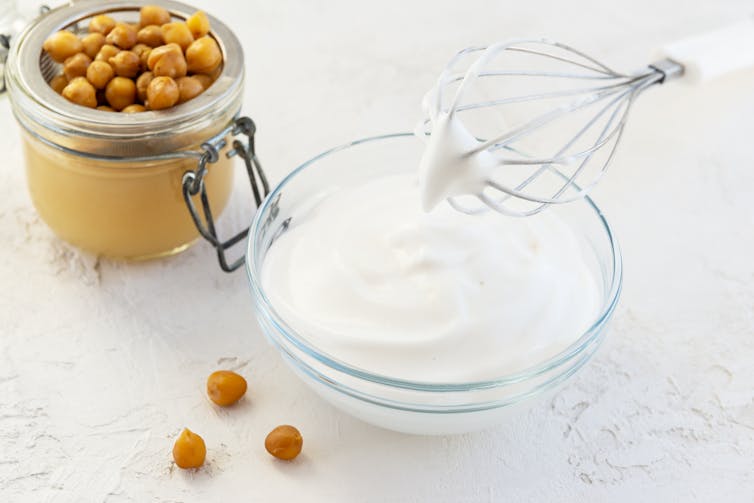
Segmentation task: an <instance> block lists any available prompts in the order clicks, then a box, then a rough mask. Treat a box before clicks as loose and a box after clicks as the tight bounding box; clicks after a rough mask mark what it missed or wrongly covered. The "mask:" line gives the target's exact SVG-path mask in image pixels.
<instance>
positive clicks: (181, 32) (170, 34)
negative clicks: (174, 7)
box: [162, 21, 194, 51]
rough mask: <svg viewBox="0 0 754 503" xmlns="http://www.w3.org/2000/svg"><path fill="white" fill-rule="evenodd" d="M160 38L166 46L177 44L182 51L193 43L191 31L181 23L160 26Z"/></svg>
mask: <svg viewBox="0 0 754 503" xmlns="http://www.w3.org/2000/svg"><path fill="white" fill-rule="evenodd" d="M162 38H163V40H165V43H166V44H178V45H179V46H181V50H183V51H185V50H186V48H187V47H188V46H189V45H191V42H193V41H194V36H193V35H192V34H191V30H189V27H188V26H187V25H186V23H184V22H182V21H177V22H175V23H168V24H164V25H162Z"/></svg>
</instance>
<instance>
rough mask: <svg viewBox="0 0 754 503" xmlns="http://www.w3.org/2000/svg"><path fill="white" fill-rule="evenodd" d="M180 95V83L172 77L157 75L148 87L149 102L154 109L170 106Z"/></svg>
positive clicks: (176, 101)
mask: <svg viewBox="0 0 754 503" xmlns="http://www.w3.org/2000/svg"><path fill="white" fill-rule="evenodd" d="M179 97H180V93H179V91H178V84H176V83H175V81H174V80H173V79H171V78H170V77H155V78H153V79H152V81H151V82H150V83H149V86H148V87H147V104H148V105H149V108H151V109H152V110H162V109H164V108H170V107H172V106H173V105H175V104H176V103H178V98H179Z"/></svg>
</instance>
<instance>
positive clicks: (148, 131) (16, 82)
mask: <svg viewBox="0 0 754 503" xmlns="http://www.w3.org/2000/svg"><path fill="white" fill-rule="evenodd" d="M143 5H160V6H162V7H164V8H165V9H167V10H168V11H169V12H170V14H171V16H172V17H173V18H174V19H181V20H185V19H186V18H188V17H189V16H190V15H191V14H193V13H194V12H195V11H196V10H197V9H195V8H193V7H191V6H189V5H186V4H183V3H180V2H174V1H170V0H128V1H114V2H102V1H101V0H82V1H80V2H75V3H73V4H69V5H64V6H62V7H59V8H57V9H53V10H51V11H50V12H49V13H48V14H46V15H44V16H42V17H40V18H38V19H37V20H36V21H35V22H33V23H32V24H31V25H29V26H28V27H27V28H26V29H25V30H24V31H23V32H22V33H21V34H20V35H19V36H18V38H17V39H16V40H15V43H14V44H12V45H11V48H10V53H9V55H8V61H7V64H6V68H5V72H6V73H5V75H6V84H7V86H8V92H9V95H10V98H11V101H12V104H13V112H14V114H15V115H16V118H17V119H18V121H19V122H20V123H21V125H22V126H23V127H24V128H26V130H27V131H29V132H30V133H31V134H33V135H35V136H37V137H38V138H40V139H41V140H42V141H44V142H46V143H50V144H53V145H56V146H59V147H63V148H65V149H68V150H72V151H75V152H79V153H82V154H89V155H94V156H98V157H111V158H133V157H151V156H155V155H160V154H166V153H169V152H176V151H179V150H184V149H187V148H192V147H195V146H196V145H199V144H201V143H202V142H204V141H205V140H207V139H209V138H211V137H213V136H215V135H217V134H218V133H220V132H221V131H222V130H223V129H224V128H225V127H226V126H227V125H228V123H229V122H230V121H231V120H232V118H233V117H234V116H235V115H236V114H237V113H238V112H239V110H240V107H241V100H242V93H243V81H244V64H243V61H244V57H243V49H242V48H241V44H240V42H239V41H238V38H236V36H235V35H234V34H233V32H232V31H231V30H230V29H229V28H228V27H227V26H225V24H223V23H222V22H221V21H219V20H218V19H216V18H215V17H213V16H211V15H209V14H208V15H207V17H208V18H209V21H210V27H211V32H210V33H209V35H210V36H211V37H213V38H214V39H215V40H216V41H217V43H218V45H219V46H220V50H221V52H222V55H223V69H222V73H221V74H220V76H219V77H218V78H217V79H216V80H215V82H214V83H213V84H212V85H211V86H210V87H209V88H208V89H207V90H206V91H204V92H203V93H202V94H200V95H199V96H197V97H195V98H193V99H192V100H190V101H188V102H186V103H182V104H180V105H177V106H174V107H171V108H169V109H166V110H160V111H147V112H140V113H135V114H123V113H113V112H103V111H101V110H96V109H91V108H87V107H82V106H80V105H76V104H74V103H71V102H69V101H68V100H66V99H65V98H63V97H62V96H60V95H59V94H57V93H56V92H55V91H54V90H53V89H52V88H51V87H50V85H49V80H50V79H51V78H52V77H54V76H55V73H56V71H55V70H57V68H56V67H55V66H53V65H54V63H53V62H52V60H50V58H49V56H47V54H46V53H45V52H44V51H43V50H42V44H43V43H44V41H45V40H46V39H47V37H49V36H50V35H51V34H52V33H55V32H56V31H59V30H64V29H69V30H72V31H74V32H81V31H84V30H85V27H84V28H82V29H79V27H78V25H79V23H80V22H82V21H86V20H87V19H89V18H91V17H92V16H96V15H99V14H107V15H109V16H112V17H113V18H115V19H116V20H118V21H126V22H136V21H138V16H139V9H140V8H141V7H142V6H143Z"/></svg>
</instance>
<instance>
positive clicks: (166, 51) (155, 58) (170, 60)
mask: <svg viewBox="0 0 754 503" xmlns="http://www.w3.org/2000/svg"><path fill="white" fill-rule="evenodd" d="M147 65H148V67H149V70H150V71H151V72H152V73H153V74H154V75H155V77H171V78H174V79H175V78H178V77H183V76H184V75H186V71H187V64H186V59H185V58H184V57H183V51H181V48H180V46H179V45H178V44H167V45H163V46H160V47H157V48H155V49H152V52H150V53H149V58H147Z"/></svg>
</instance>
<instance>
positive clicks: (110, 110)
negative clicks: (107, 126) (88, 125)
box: [97, 105, 115, 112]
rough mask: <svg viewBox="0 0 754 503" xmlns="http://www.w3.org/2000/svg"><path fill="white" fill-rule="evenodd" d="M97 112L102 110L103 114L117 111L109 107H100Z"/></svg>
mask: <svg viewBox="0 0 754 503" xmlns="http://www.w3.org/2000/svg"><path fill="white" fill-rule="evenodd" d="M97 110H102V111H103V112H115V110H113V109H112V108H110V107H109V106H107V105H100V106H98V107H97Z"/></svg>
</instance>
